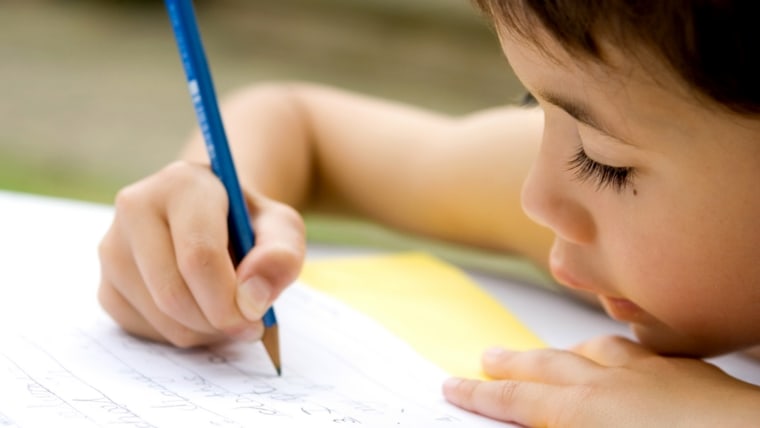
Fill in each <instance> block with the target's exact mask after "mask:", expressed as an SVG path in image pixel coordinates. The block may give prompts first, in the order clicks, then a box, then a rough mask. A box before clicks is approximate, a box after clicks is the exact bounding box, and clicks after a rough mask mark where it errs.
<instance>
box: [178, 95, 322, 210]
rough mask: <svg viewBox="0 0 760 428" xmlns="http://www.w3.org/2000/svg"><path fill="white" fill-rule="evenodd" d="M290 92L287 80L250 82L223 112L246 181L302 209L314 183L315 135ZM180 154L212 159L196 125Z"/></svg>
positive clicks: (187, 157)
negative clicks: (312, 134) (258, 83)
mask: <svg viewBox="0 0 760 428" xmlns="http://www.w3.org/2000/svg"><path fill="white" fill-rule="evenodd" d="M290 92H291V89H289V88H288V86H285V85H274V84H271V85H264V86H256V87H252V88H247V89H244V90H241V91H239V92H237V93H235V94H233V95H232V96H231V97H229V98H228V99H226V100H225V102H224V103H223V106H222V114H223V117H224V123H225V128H226V132H227V138H228V140H229V144H230V150H231V151H232V154H233V157H234V159H235V165H236V168H237V173H238V176H239V178H240V182H241V186H242V187H243V188H244V189H245V190H247V191H256V192H260V193H262V194H264V195H266V196H268V197H270V198H272V199H276V200H279V201H282V202H284V203H287V204H288V205H291V206H294V207H296V208H299V209H303V208H304V207H305V206H306V205H308V204H309V199H310V194H311V193H312V190H313V189H312V188H313V185H314V183H313V182H312V180H311V176H312V174H313V161H312V159H311V156H312V150H311V148H310V144H311V139H310V138H309V135H308V128H307V124H306V123H305V117H304V113H303V111H301V110H300V109H299V106H298V103H297V102H296V100H295V99H294V97H293V95H292V94H291V93H290ZM181 158H182V159H184V160H187V161H191V162H198V163H208V156H207V154H206V150H205V148H204V145H203V140H202V137H201V135H200V133H199V132H198V131H197V130H196V131H195V132H194V133H193V136H192V137H191V139H190V141H189V143H188V144H187V146H186V147H185V148H184V150H183V153H182V156H181Z"/></svg>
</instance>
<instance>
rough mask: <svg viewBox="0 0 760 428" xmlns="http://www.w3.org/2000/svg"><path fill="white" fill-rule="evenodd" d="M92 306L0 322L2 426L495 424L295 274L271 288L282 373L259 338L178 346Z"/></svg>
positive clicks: (433, 371)
mask: <svg viewBox="0 0 760 428" xmlns="http://www.w3.org/2000/svg"><path fill="white" fill-rule="evenodd" d="M94 312H96V313H94V314H89V315H86V316H84V317H82V316H74V315H73V314H71V313H66V314H54V315H53V314H51V316H50V318H49V319H48V320H38V322H36V323H34V324H33V325H32V326H31V327H29V328H25V329H23V330H22V331H14V330H12V329H10V328H4V330H3V331H1V332H0V339H1V340H2V349H1V350H0V385H1V386H0V427H46V426H56V427H90V426H92V427H98V426H100V427H133V428H148V427H180V426H181V427H191V426H209V427H247V426H256V427H261V426H266V427H292V426H310V427H312V426H341V425H363V426H383V427H386V426H412V427H439V426H440V427H460V426H467V427H472V426H491V425H493V426H496V425H497V424H496V423H495V422H492V421H490V420H487V419H484V418H481V417H478V416H475V415H471V414H469V413H466V412H462V411H460V410H459V409H456V408H455V407H453V406H450V405H448V404H446V403H445V402H444V400H443V398H442V396H441V393H440V384H441V382H442V380H443V379H444V378H445V374H444V373H443V372H442V371H441V370H440V369H438V368H437V367H435V366H433V365H431V364H430V363H428V362H427V361H425V360H423V359H422V358H421V357H419V356H418V355H417V354H416V353H415V352H414V351H412V350H411V348H409V347H408V346H407V345H406V344H405V343H403V342H401V341H399V340H398V339H396V338H395V337H394V336H392V335H390V334H389V333H387V332H386V331H385V330H384V329H383V328H381V327H380V326H379V325H377V324H375V323H374V321H371V320H369V319H368V318H366V317H364V316H362V315H360V314H358V313H356V312H354V311H353V310H351V309H349V308H348V307H346V306H344V305H342V304H340V303H338V302H336V301H334V300H332V299H330V298H328V297H325V296H323V295H321V294H319V293H318V292H315V291H312V290H310V289H307V288H306V287H303V286H301V285H295V286H293V287H291V288H290V289H289V290H288V291H287V292H286V293H285V294H284V295H283V296H282V298H281V299H280V300H278V312H279V318H280V336H281V340H282V357H283V376H282V377H278V376H276V374H275V372H274V369H273V367H272V366H271V363H270V362H269V360H268V359H267V357H266V353H265V351H264V349H263V347H261V345H260V344H240V343H238V344H232V345H225V346H220V347H215V348H211V349H191V350H181V349H176V348H172V347H170V346H165V345H161V344H156V343H151V342H146V341H143V340H140V339H137V338H135V337H132V336H129V335H127V334H125V333H124V332H122V331H121V330H120V329H119V328H118V327H116V326H115V325H114V324H113V323H112V322H111V321H110V320H109V319H108V318H106V317H105V316H104V315H103V314H101V313H100V312H99V311H94ZM67 317H68V319H67ZM499 426H503V425H499Z"/></svg>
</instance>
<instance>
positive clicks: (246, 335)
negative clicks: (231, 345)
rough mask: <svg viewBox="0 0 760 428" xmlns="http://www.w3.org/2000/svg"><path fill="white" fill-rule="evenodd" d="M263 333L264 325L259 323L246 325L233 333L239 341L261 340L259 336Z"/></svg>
mask: <svg viewBox="0 0 760 428" xmlns="http://www.w3.org/2000/svg"><path fill="white" fill-rule="evenodd" d="M263 335H264V325H263V324H261V323H256V324H254V325H252V326H250V327H247V328H246V329H245V330H243V331H241V332H240V333H238V334H236V335H235V339H237V340H239V341H241V342H249V343H253V342H258V341H259V340H261V336H263Z"/></svg>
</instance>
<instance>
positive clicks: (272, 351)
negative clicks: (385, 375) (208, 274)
mask: <svg viewBox="0 0 760 428" xmlns="http://www.w3.org/2000/svg"><path fill="white" fill-rule="evenodd" d="M165 3H166V9H167V11H168V12H169V19H170V20H171V24H172V28H173V29H174V36H175V38H176V41H177V47H178V48H179V54H180V57H181V59H182V65H183V67H184V69H185V75H186V76H187V83H188V87H189V89H190V96H191V98H192V101H193V107H194V108H195V114H196V116H197V117H198V124H199V125H200V128H201V132H202V133H203V138H204V140H205V141H206V151H207V152H208V157H209V160H210V161H211V168H212V169H213V170H214V173H215V174H216V175H217V176H218V177H219V179H220V180H221V181H222V183H223V184H224V188H225V189H226V190H227V196H228V198H229V205H230V208H229V217H228V226H229V235H230V244H231V247H232V255H233V258H234V259H235V260H234V262H235V264H236V265H237V264H238V263H239V262H240V261H241V260H242V259H243V257H245V255H246V254H248V252H249V251H250V250H251V248H253V245H254V243H255V240H256V237H255V235H254V232H253V228H252V227H251V222H250V217H249V215H248V208H247V206H246V203H245V200H244V199H243V191H242V190H241V189H240V182H239V181H238V178H237V173H236V172H235V164H234V163H233V161H232V154H231V153H230V148H229V145H228V144H227V135H226V134H225V132H224V125H223V124H222V116H221V114H220V113H219V106H218V104H217V100H216V94H215V92H214V83H213V81H212V80H211V72H210V70H209V67H208V63H207V61H206V54H205V52H204V50H203V43H202V42H201V35H200V31H199V30H198V23H197V21H196V18H195V10H194V9H193V3H192V0H165ZM263 321H264V327H265V328H266V330H265V331H264V337H263V338H262V342H263V343H264V348H265V349H266V351H267V353H268V354H269V357H270V358H271V359H272V362H273V363H274V366H275V368H276V369H277V374H278V375H279V374H281V367H280V342H279V334H278V332H277V318H276V317H275V314H274V308H271V307H270V308H269V309H268V310H267V312H266V314H265V315H264V320H263Z"/></svg>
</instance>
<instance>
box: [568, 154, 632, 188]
mask: <svg viewBox="0 0 760 428" xmlns="http://www.w3.org/2000/svg"><path fill="white" fill-rule="evenodd" d="M568 164H569V166H570V171H573V172H574V173H575V176H576V177H577V178H578V180H580V181H587V180H590V179H592V180H594V181H595V182H596V188H597V190H602V189H604V188H605V187H611V188H612V189H613V190H615V191H616V192H620V191H622V190H623V189H625V188H626V187H627V186H628V185H630V184H631V181H632V179H633V173H634V170H633V168H631V167H615V166H609V165H604V164H601V163H599V162H597V161H595V160H593V159H591V158H589V157H588V156H587V155H586V152H585V151H584V150H583V146H581V147H579V148H578V151H577V152H576V153H575V156H573V157H572V159H570V161H569V162H568Z"/></svg>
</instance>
